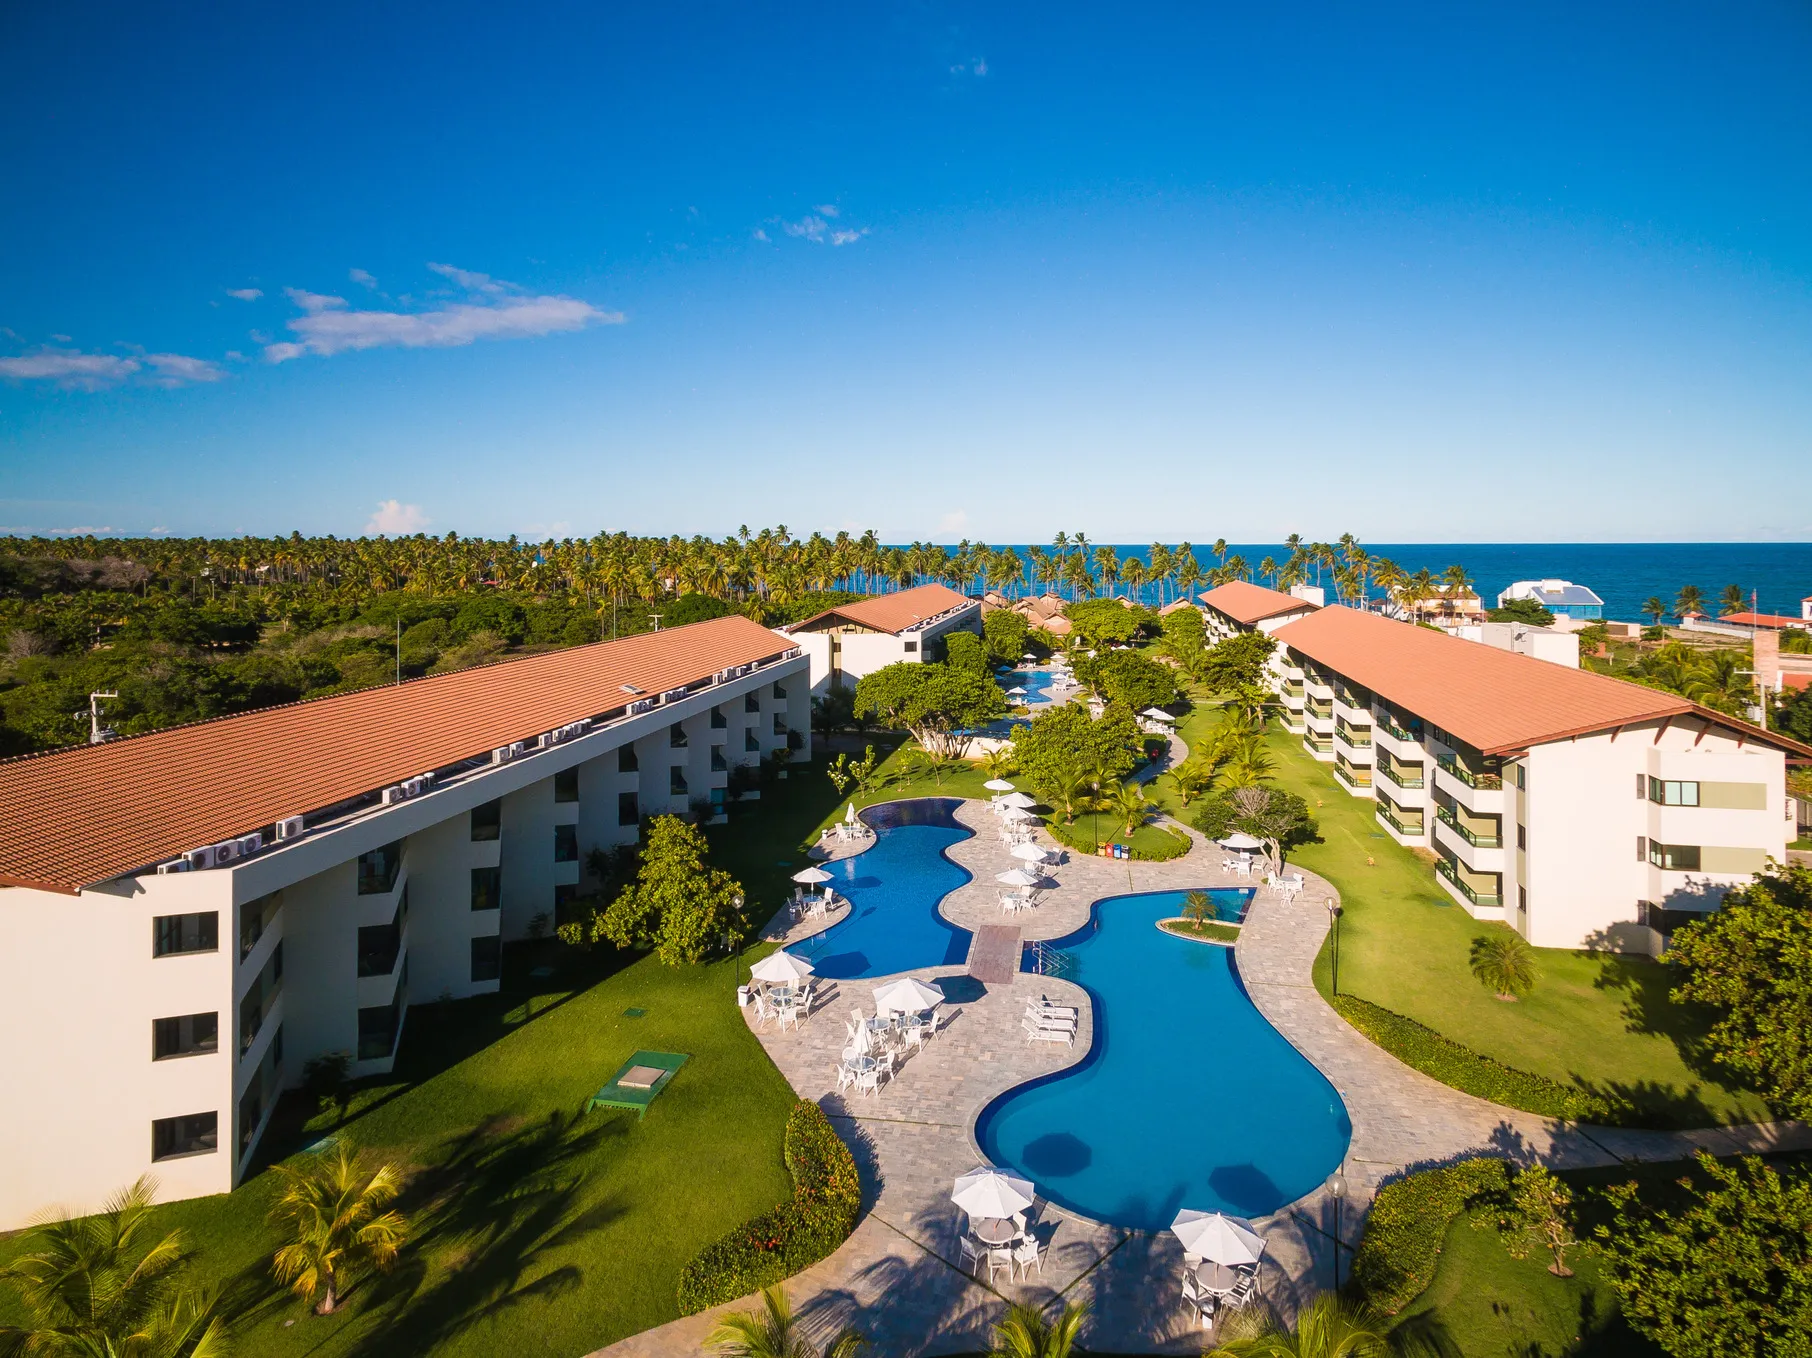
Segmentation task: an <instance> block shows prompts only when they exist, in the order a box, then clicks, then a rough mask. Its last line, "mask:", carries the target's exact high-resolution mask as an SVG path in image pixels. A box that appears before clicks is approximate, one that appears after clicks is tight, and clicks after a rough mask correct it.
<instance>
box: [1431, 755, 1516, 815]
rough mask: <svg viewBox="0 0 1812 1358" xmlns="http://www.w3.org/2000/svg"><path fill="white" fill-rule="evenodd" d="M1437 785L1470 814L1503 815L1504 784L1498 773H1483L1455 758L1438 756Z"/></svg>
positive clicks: (1435, 782) (1436, 767) (1436, 765)
mask: <svg viewBox="0 0 1812 1358" xmlns="http://www.w3.org/2000/svg"><path fill="white" fill-rule="evenodd" d="M1434 785H1435V787H1436V788H1437V789H1439V790H1440V791H1442V792H1445V793H1446V794H1447V795H1448V796H1449V797H1451V798H1452V799H1453V800H1454V801H1456V802H1458V803H1459V804H1460V805H1461V806H1463V807H1465V808H1466V809H1467V810H1468V811H1476V812H1478V813H1479V814H1480V815H1485V816H1499V815H1502V814H1503V811H1504V780H1503V779H1502V778H1500V777H1499V776H1498V775H1497V774H1495V773H1480V772H1478V771H1477V770H1475V769H1470V768H1467V767H1466V765H1464V764H1462V763H1460V762H1459V761H1458V760H1456V759H1455V758H1454V757H1453V756H1452V755H1439V756H1437V757H1436V762H1435V781H1434Z"/></svg>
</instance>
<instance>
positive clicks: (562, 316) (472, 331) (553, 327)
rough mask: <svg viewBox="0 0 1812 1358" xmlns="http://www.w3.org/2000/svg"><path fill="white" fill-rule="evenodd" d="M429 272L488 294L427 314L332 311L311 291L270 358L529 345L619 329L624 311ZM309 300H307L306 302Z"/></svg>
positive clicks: (271, 347)
mask: <svg viewBox="0 0 1812 1358" xmlns="http://www.w3.org/2000/svg"><path fill="white" fill-rule="evenodd" d="M428 267H429V268H431V269H433V270H434V271H435V272H436V273H438V274H440V275H442V276H443V277H445V278H448V279H451V280H452V281H453V282H455V283H458V284H459V285H460V286H461V287H464V288H466V289H467V290H468V291H472V292H477V293H480V294H482V295H481V296H480V297H479V298H478V299H477V300H473V301H465V302H448V303H445V304H444V305H441V306H438V307H435V308H433V309H431V310H428V311H375V310H373V311H363V310H344V309H342V308H344V307H345V305H346V304H345V303H344V302H343V301H341V300H340V299H339V298H333V299H331V300H332V301H333V302H334V303H336V304H337V305H335V306H333V307H327V306H320V305H311V303H313V302H318V301H319V300H320V299H318V298H316V297H315V296H314V294H312V293H297V292H295V291H293V290H292V292H291V296H292V299H293V300H295V302H296V304H297V305H298V306H300V307H302V309H303V311H304V313H305V314H304V315H301V316H298V317H296V318H295V319H294V320H292V321H291V322H290V323H289V328H290V330H291V331H292V332H293V333H294V335H295V336H296V338H295V339H293V340H286V341H283V342H280V343H275V344H267V345H266V346H265V349H264V357H265V359H266V360H267V361H269V362H271V363H282V362H285V361H287V360H289V359H292V358H300V357H301V356H302V355H304V354H320V355H323V356H325V355H328V354H338V353H344V352H346V351H347V350H351V349H376V348H381V347H387V346H393V347H396V348H403V349H435V348H451V347H454V346H457V345H465V344H471V343H473V342H475V341H477V340H481V339H529V338H533V337H535V336H539V335H551V334H555V333H558V332H561V331H569V330H582V329H584V328H585V327H586V326H588V325H620V324H622V322H623V314H622V312H620V311H600V310H599V309H598V308H597V307H594V306H593V305H592V304H591V303H589V302H584V301H580V300H579V299H578V298H576V297H564V296H542V297H529V296H522V295H518V294H517V293H516V292H515V290H514V289H513V288H512V286H511V285H509V284H505V283H499V282H497V281H496V280H494V279H492V278H490V277H489V276H488V275H486V274H481V273H472V272H470V271H468V270H465V269H456V268H453V267H452V266H451V265H447V264H430V265H429V266H428ZM304 299H307V300H304Z"/></svg>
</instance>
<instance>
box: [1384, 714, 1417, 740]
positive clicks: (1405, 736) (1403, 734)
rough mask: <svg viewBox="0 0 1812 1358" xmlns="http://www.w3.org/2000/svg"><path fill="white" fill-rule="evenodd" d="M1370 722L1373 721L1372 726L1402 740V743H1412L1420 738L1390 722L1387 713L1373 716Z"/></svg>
mask: <svg viewBox="0 0 1812 1358" xmlns="http://www.w3.org/2000/svg"><path fill="white" fill-rule="evenodd" d="M1372 721H1373V724H1374V725H1377V726H1382V727H1383V728H1384V729H1385V730H1386V731H1389V732H1390V733H1391V734H1392V735H1393V736H1395V737H1396V738H1397V739H1398V740H1404V741H1409V742H1412V743H1413V742H1415V741H1418V740H1420V739H1421V738H1422V737H1421V736H1419V735H1411V734H1410V733H1409V732H1408V731H1405V730H1404V729H1403V728H1402V727H1401V726H1399V725H1397V723H1396V722H1394V721H1392V720H1391V719H1390V716H1389V714H1387V713H1376V714H1374V715H1373V717H1372Z"/></svg>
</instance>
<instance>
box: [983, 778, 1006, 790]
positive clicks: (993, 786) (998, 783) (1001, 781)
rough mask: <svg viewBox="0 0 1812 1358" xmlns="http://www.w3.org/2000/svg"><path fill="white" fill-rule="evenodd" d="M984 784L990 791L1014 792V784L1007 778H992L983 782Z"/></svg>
mask: <svg viewBox="0 0 1812 1358" xmlns="http://www.w3.org/2000/svg"><path fill="white" fill-rule="evenodd" d="M982 786H983V787H985V788H987V789H988V791H990V792H1012V791H1013V790H1014V788H1013V784H1011V783H1009V782H1008V781H1007V780H1006V779H1005V778H990V779H989V780H988V781H987V782H985V783H983V784H982Z"/></svg>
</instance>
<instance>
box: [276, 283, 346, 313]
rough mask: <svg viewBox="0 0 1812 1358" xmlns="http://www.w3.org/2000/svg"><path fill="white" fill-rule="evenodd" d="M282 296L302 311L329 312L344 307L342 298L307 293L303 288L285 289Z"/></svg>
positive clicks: (321, 293) (323, 293) (318, 293)
mask: <svg viewBox="0 0 1812 1358" xmlns="http://www.w3.org/2000/svg"><path fill="white" fill-rule="evenodd" d="M283 295H284V296H285V297H287V298H289V300H290V301H292V302H294V303H295V304H296V305H297V306H299V307H301V308H302V309H303V310H304V311H331V310H333V309H334V308H336V307H343V306H345V305H346V299H345V298H344V297H335V296H333V295H332V294H330V293H325V292H309V291H308V290H307V289H305V288H285V289H283Z"/></svg>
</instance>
